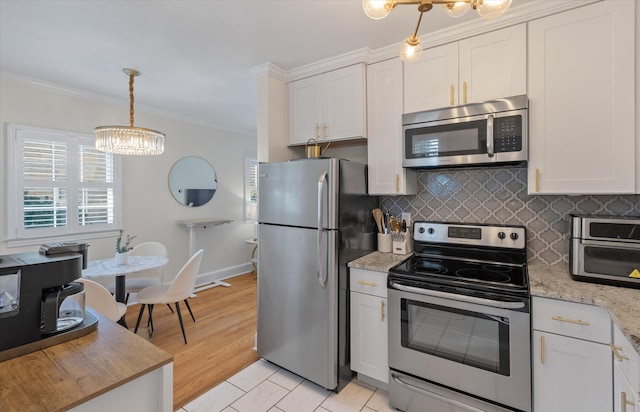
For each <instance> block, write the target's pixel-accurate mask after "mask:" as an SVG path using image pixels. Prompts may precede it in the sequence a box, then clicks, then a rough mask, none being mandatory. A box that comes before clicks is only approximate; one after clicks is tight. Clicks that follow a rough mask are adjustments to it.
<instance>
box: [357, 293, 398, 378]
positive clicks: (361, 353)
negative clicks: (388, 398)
mask: <svg viewBox="0 0 640 412" xmlns="http://www.w3.org/2000/svg"><path fill="white" fill-rule="evenodd" d="M387 342H388V338H387V299H384V298H380V297H377V296H372V295H366V294H364V293H358V292H351V369H352V370H354V371H356V372H358V373H361V374H363V375H366V376H368V377H370V378H374V379H377V380H379V381H381V382H384V383H388V382H389V376H388V375H389V361H388V356H387V347H388V344H387Z"/></svg>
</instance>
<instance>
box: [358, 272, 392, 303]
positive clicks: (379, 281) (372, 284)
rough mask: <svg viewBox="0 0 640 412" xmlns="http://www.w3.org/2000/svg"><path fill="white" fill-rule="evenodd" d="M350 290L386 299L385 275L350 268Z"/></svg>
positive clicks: (383, 273) (384, 273)
mask: <svg viewBox="0 0 640 412" xmlns="http://www.w3.org/2000/svg"><path fill="white" fill-rule="evenodd" d="M350 274H351V276H350V279H351V280H350V288H351V291H352V292H361V293H366V294H368V295H374V296H379V297H381V298H386V297H387V273H386V272H375V271H373V270H365V269H357V268H350Z"/></svg>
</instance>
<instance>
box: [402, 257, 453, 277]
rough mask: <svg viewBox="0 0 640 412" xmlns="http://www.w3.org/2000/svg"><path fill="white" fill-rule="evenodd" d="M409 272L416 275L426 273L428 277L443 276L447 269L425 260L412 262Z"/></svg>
mask: <svg viewBox="0 0 640 412" xmlns="http://www.w3.org/2000/svg"><path fill="white" fill-rule="evenodd" d="M411 270H413V271H415V272H418V273H428V274H430V275H444V274H445V273H447V268H445V267H444V266H442V264H441V263H440V262H434V261H431V260H426V259H416V260H414V261H412V262H411Z"/></svg>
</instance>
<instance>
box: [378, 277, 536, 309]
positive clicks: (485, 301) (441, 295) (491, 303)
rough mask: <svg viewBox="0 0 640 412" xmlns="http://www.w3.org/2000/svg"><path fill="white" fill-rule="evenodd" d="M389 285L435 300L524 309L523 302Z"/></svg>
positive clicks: (397, 284) (393, 282) (391, 282)
mask: <svg viewBox="0 0 640 412" xmlns="http://www.w3.org/2000/svg"><path fill="white" fill-rule="evenodd" d="M389 284H390V285H391V287H393V288H394V289H398V290H401V291H403V292H412V293H418V294H420V295H425V296H433V297H436V298H444V299H452V300H457V301H460V302H466V303H475V304H478V305H485V306H491V307H494V308H500V309H522V308H524V307H525V305H524V302H501V301H498V300H492V299H484V298H476V297H474V296H466V295H457V294H455V293H447V292H440V291H439V290H431V289H422V288H416V287H415V286H405V285H402V284H400V283H398V282H396V281H393V280H392V281H390V282H389Z"/></svg>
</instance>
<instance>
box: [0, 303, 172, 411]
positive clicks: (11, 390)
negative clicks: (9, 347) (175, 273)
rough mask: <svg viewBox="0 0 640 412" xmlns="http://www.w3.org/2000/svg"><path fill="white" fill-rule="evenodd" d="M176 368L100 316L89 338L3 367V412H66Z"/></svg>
mask: <svg viewBox="0 0 640 412" xmlns="http://www.w3.org/2000/svg"><path fill="white" fill-rule="evenodd" d="M171 362H173V356H172V355H171V354H170V353H168V352H165V351H163V350H161V349H159V348H158V347H156V346H154V345H153V344H152V343H150V342H147V341H146V340H144V339H142V338H141V337H139V336H136V335H134V334H133V333H132V332H130V331H129V330H127V329H125V328H123V327H122V326H120V325H119V324H117V323H114V322H112V321H110V320H109V319H107V318H105V317H103V316H100V315H98V328H97V330H95V331H94V332H91V333H90V334H88V335H86V336H82V337H80V338H76V339H73V340H70V341H67V342H64V343H60V344H58V345H55V346H51V347H49V348H45V349H41V350H38V351H36V352H32V353H29V354H26V355H23V356H20V357H17V358H13V359H9V360H6V361H4V362H0V405H1V406H0V409H1V410H9V411H66V410H68V409H70V408H73V407H76V406H78V405H80V404H82V403H84V402H86V401H88V400H90V399H93V398H95V397H97V396H100V395H102V394H104V393H106V392H108V391H110V390H112V389H114V388H117V387H118V386H120V385H123V384H125V383H127V382H130V381H132V380H134V379H136V378H138V377H140V376H142V375H145V374H147V373H149V372H151V371H153V370H155V369H158V368H160V367H162V366H164V365H166V364H169V363H171ZM5 408H6V409H5Z"/></svg>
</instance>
